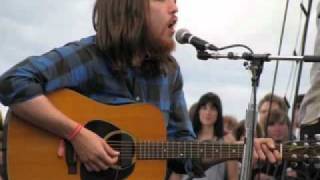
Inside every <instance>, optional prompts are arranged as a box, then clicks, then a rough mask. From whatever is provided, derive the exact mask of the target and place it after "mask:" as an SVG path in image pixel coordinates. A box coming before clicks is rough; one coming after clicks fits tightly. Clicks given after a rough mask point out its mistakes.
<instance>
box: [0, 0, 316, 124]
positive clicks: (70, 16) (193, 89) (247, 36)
mask: <svg viewBox="0 0 320 180" xmlns="http://www.w3.org/2000/svg"><path fill="white" fill-rule="evenodd" d="M93 2H94V1H93V0H77V1H74V0H56V1H43V0H32V1H24V0H4V1H2V3H1V6H0V33H1V36H0V42H1V43H0V73H1V74H2V73H3V72H5V71H6V70H7V69H8V68H9V67H11V66H12V65H14V64H16V63H17V62H19V61H21V60H22V59H24V58H25V57H27V56H30V55H40V54H43V53H45V52H47V51H49V50H51V49H52V48H55V47H59V46H61V45H64V44H66V43H67V42H69V41H73V40H78V39H80V38H82V37H84V36H88V35H91V34H93V33H94V31H93V29H92V26H91V11H92V6H93ZM302 2H303V3H305V4H306V3H307V1H302ZM285 3H286V2H285V1H284V0H282V1H279V0H268V1H266V0H255V1H252V0H223V1H221V0H220V1H218V0H201V1H199V0H179V1H178V6H179V13H178V16H179V22H178V24H177V29H179V28H187V29H189V30H190V32H192V33H193V34H195V35H197V36H199V37H201V38H203V39H205V40H207V41H209V42H211V43H213V44H215V45H216V46H219V47H221V46H225V45H230V44H233V43H242V44H245V45H248V46H249V47H251V48H252V49H253V50H254V51H255V52H256V53H271V54H272V55H277V51H278V44H279V38H280V32H281V26H282V19H283V13H284V8H285ZM299 3H300V2H298V1H294V2H293V1H290V8H289V16H288V20H287V21H288V22H287V26H286V30H285V36H284V37H285V38H284V44H283V48H282V55H291V54H292V52H293V49H294V47H295V44H296V40H297V36H298V32H299V22H300V21H299V19H300V10H299ZM317 3H318V0H317V1H314V2H313V10H312V17H311V24H310V26H309V32H308V40H307V46H306V47H307V50H306V54H312V53H313V44H314V37H315V32H316V30H315V29H316V27H315V8H316V5H317ZM301 23H304V18H302V22H301ZM299 37H301V35H300V36H299ZM298 40H299V41H298V42H299V43H300V39H299V38H298ZM299 47H300V46H299V45H298V50H299ZM231 51H234V52H238V53H241V52H243V49H233V50H231ZM226 52H228V51H223V52H221V53H226ZM174 56H175V57H176V58H177V59H178V62H179V64H180V66H181V69H182V73H183V76H184V91H185V97H186V100H187V103H188V106H189V105H191V104H192V103H194V102H195V101H196V100H197V99H198V98H199V97H200V96H201V95H202V94H203V93H206V92H208V91H212V92H215V93H217V94H218V95H219V96H220V97H221V99H222V102H223V108H224V113H225V114H230V115H234V116H235V117H237V118H238V119H239V120H240V119H243V118H244V117H245V110H246V107H247V105H248V102H249V100H250V96H251V82H250V78H251V75H250V73H249V71H247V70H246V69H245V68H244V66H243V62H244V61H230V60H225V59H223V60H222V59H221V60H208V61H199V60H197V58H196V51H195V49H194V48H193V47H192V46H191V45H180V44H178V45H177V48H176V51H175V52H174ZM294 64H295V63H291V62H281V63H280V69H279V75H278V79H277V85H276V88H275V92H276V94H279V95H280V96H285V95H286V96H287V98H288V99H289V100H292V97H291V94H292V90H291V89H292V88H287V84H288V83H289V82H290V81H289V74H290V72H291V70H292V69H293V68H294V67H295V65H294ZM292 67H293V68H292ZM274 68H275V62H268V63H265V66H264V70H263V73H262V75H261V80H260V86H259V89H258V99H260V98H261V97H262V96H263V95H264V94H265V93H267V92H270V91H271V87H272V86H271V85H272V80H273V73H274ZM309 68H310V64H305V65H304V69H303V77H302V81H301V88H300V92H301V93H304V92H305V91H306V90H307V89H308V87H309V80H308V78H309ZM0 109H1V111H2V112H5V111H6V108H5V107H3V106H1V105H0Z"/></svg>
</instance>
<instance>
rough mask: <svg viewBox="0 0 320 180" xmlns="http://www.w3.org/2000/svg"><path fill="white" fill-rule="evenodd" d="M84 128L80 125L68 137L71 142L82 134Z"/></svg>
mask: <svg viewBox="0 0 320 180" xmlns="http://www.w3.org/2000/svg"><path fill="white" fill-rule="evenodd" d="M82 128H83V126H82V125H81V124H78V125H77V126H76V127H75V128H74V129H73V131H72V132H71V133H70V134H69V135H68V137H67V139H68V140H69V141H72V140H73V139H74V138H75V137H76V136H77V135H78V134H79V132H80V130H81V129H82Z"/></svg>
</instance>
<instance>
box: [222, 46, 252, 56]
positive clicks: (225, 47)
mask: <svg viewBox="0 0 320 180" xmlns="http://www.w3.org/2000/svg"><path fill="white" fill-rule="evenodd" d="M236 47H242V48H245V49H247V50H248V51H249V52H250V53H251V54H253V50H252V49H251V48H250V47H248V46H246V45H244V44H232V45H229V46H223V47H221V48H219V49H218V51H221V50H225V49H230V48H236Z"/></svg>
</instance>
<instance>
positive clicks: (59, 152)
mask: <svg viewBox="0 0 320 180" xmlns="http://www.w3.org/2000/svg"><path fill="white" fill-rule="evenodd" d="M64 154H65V144H64V140H63V139H60V141H59V145H58V150H57V155H58V157H59V158H63V156H64Z"/></svg>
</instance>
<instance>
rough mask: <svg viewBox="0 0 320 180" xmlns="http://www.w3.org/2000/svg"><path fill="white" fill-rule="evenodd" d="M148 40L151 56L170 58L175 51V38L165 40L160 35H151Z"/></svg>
mask: <svg viewBox="0 0 320 180" xmlns="http://www.w3.org/2000/svg"><path fill="white" fill-rule="evenodd" d="M148 39H149V45H150V46H149V47H150V49H149V50H150V55H151V56H168V55H170V54H171V53H172V51H174V50H175V47H176V43H175V41H174V40H173V37H171V38H169V37H167V38H163V37H162V36H160V35H155V34H154V33H150V35H149V38H148Z"/></svg>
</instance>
